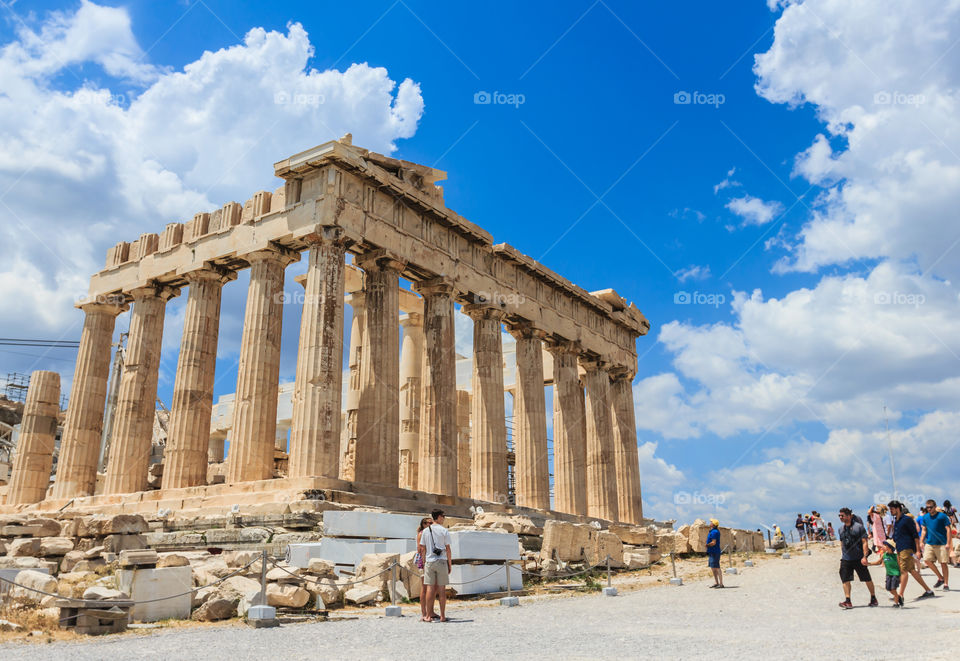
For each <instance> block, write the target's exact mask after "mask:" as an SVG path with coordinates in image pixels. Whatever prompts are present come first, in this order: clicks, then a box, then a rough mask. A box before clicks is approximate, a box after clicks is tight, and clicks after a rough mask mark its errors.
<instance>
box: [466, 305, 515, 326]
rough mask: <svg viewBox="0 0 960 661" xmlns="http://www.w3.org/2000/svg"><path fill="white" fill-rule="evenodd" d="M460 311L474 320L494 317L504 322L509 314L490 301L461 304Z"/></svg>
mask: <svg viewBox="0 0 960 661" xmlns="http://www.w3.org/2000/svg"><path fill="white" fill-rule="evenodd" d="M460 311H461V312H463V313H464V314H465V315H467V316H468V317H470V318H471V319H473V320H474V321H479V320H481V319H492V320H494V321H500V322H502V321H503V320H504V319H505V318H506V316H507V313H506V312H504V311H503V310H502V309H500V307H498V306H496V305H492V304H488V303H468V304H466V305H462V306H460Z"/></svg>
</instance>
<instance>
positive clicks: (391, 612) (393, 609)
mask: <svg viewBox="0 0 960 661" xmlns="http://www.w3.org/2000/svg"><path fill="white" fill-rule="evenodd" d="M397 564H398V563H397V561H396V560H394V561H393V564H392V565H390V605H389V606H387V607H386V609H385V611H384V615H386V616H387V617H400V616H401V615H403V609H401V608H400V607H399V606H397Z"/></svg>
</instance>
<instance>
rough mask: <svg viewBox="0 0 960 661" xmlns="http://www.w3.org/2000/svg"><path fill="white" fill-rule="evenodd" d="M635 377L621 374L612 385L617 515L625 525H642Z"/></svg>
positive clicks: (611, 403)
mask: <svg viewBox="0 0 960 661" xmlns="http://www.w3.org/2000/svg"><path fill="white" fill-rule="evenodd" d="M632 383H633V378H632V375H630V374H628V373H618V374H616V375H615V376H614V378H613V382H612V383H611V385H610V407H611V417H612V419H613V455H614V466H615V471H616V477H617V512H618V514H619V515H620V520H621V521H624V522H626V523H640V520H641V519H642V518H643V505H642V504H641V501H640V457H639V453H638V451H637V423H636V415H635V413H634V410H633V385H632Z"/></svg>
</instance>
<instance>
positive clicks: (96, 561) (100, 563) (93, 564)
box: [73, 558, 107, 572]
mask: <svg viewBox="0 0 960 661" xmlns="http://www.w3.org/2000/svg"><path fill="white" fill-rule="evenodd" d="M106 565H107V562H106V561H105V560H104V559H103V558H89V559H87V558H85V559H83V560H79V561H77V563H76V564H75V565H74V566H73V571H75V572H79V571H82V572H95V571H97V570H98V569H100V568H101V567H105V566H106Z"/></svg>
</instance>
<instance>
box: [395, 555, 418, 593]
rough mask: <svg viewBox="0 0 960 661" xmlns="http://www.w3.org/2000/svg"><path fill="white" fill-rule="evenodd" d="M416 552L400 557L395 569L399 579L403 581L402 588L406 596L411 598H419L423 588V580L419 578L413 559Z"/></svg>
mask: <svg viewBox="0 0 960 661" xmlns="http://www.w3.org/2000/svg"><path fill="white" fill-rule="evenodd" d="M416 556H417V552H416V551H410V552H409V553H404V554H403V555H401V556H400V566H399V567H398V568H397V571H398V572H399V574H398V575H399V577H400V579H401V580H402V581H403V587H404V588H405V589H406V592H407V594H408V595H409V596H410V597H411V598H413V599H418V598H419V597H420V588H421V587H422V586H423V579H422V578H421V576H420V569H419V568H417V563H416V561H415V558H416Z"/></svg>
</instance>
